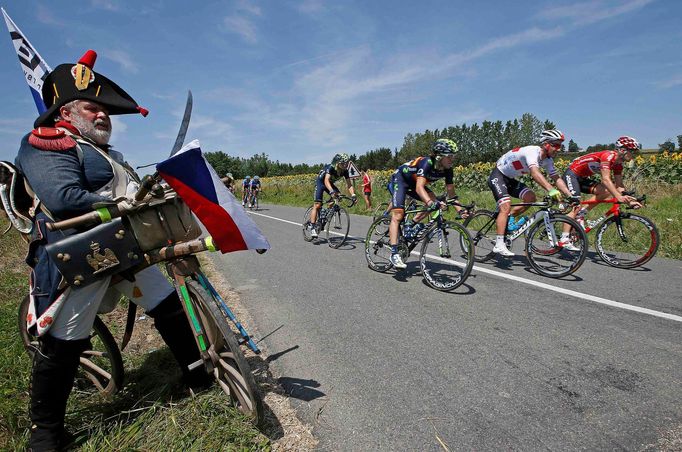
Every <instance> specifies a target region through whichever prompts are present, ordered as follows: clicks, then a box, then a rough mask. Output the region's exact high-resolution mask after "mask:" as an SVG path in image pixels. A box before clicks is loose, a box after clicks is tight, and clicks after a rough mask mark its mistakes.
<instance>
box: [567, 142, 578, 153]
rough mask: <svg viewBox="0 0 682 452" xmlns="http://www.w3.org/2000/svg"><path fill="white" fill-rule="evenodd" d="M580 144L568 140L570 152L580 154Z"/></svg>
mask: <svg viewBox="0 0 682 452" xmlns="http://www.w3.org/2000/svg"><path fill="white" fill-rule="evenodd" d="M578 149H579V148H578V143H576V142H575V141H573V139H570V140H568V152H578Z"/></svg>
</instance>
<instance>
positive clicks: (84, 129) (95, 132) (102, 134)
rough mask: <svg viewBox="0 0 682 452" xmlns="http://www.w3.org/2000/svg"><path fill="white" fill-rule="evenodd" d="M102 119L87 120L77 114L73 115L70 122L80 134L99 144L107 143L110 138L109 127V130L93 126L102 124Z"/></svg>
mask: <svg viewBox="0 0 682 452" xmlns="http://www.w3.org/2000/svg"><path fill="white" fill-rule="evenodd" d="M102 123H104V121H102V120H101V119H96V120H95V122H88V121H86V120H84V119H83V118H82V117H80V116H78V115H73V117H72V118H71V124H72V125H73V126H74V127H75V128H77V129H78V131H79V132H80V133H81V135H82V136H83V137H85V138H88V139H90V140H92V141H94V142H95V143H97V144H99V145H100V146H101V145H105V144H109V139H110V138H111V128H110V129H109V130H100V129H97V128H96V127H95V126H96V125H98V124H102Z"/></svg>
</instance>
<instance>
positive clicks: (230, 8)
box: [0, 0, 682, 165]
mask: <svg viewBox="0 0 682 452" xmlns="http://www.w3.org/2000/svg"><path fill="white" fill-rule="evenodd" d="M74 5H76V3H75V2H71V1H50V2H48V1H32V0H21V1H18V0H11V1H9V2H8V1H7V0H6V1H5V3H4V4H2V6H3V7H4V8H5V9H6V11H7V12H8V14H9V15H10V16H11V17H12V19H13V20H14V21H15V23H16V24H17V25H18V26H19V28H21V30H22V31H23V32H24V33H25V34H26V36H27V37H28V39H29V40H30V41H31V43H32V44H33V45H34V46H35V47H36V49H37V50H38V52H39V53H40V54H41V55H42V56H43V58H45V60H46V61H47V62H48V64H50V65H51V66H52V67H55V66H57V65H58V64H60V63H65V62H69V63H71V62H75V61H76V60H78V58H80V56H81V55H82V54H83V53H84V52H85V50H87V49H90V48H92V49H94V50H96V51H97V52H98V54H99V57H98V60H97V63H96V65H95V70H96V71H98V72H101V73H103V74H104V75H106V76H108V77H109V78H111V79H113V80H114V81H116V82H117V83H118V84H119V85H121V86H122V87H123V88H124V89H126V90H127V91H128V92H129V93H130V94H131V95H132V96H133V97H134V98H135V99H136V100H137V102H138V103H139V104H140V105H142V106H144V107H146V108H148V109H149V110H150V111H151V113H150V115H149V116H148V117H147V118H142V117H141V116H139V115H126V116H118V117H115V121H114V134H113V137H112V143H113V144H114V146H115V147H116V148H117V149H119V150H120V151H122V152H124V154H125V155H126V156H127V157H128V159H129V160H130V161H131V163H132V164H134V165H141V164H144V163H151V162H155V161H158V160H161V159H163V158H164V157H165V156H166V155H167V154H168V152H169V150H170V148H171V146H172V144H173V142H174V140H175V135H176V133H177V129H178V126H179V122H180V117H181V115H182V111H183V109H184V102H185V97H186V91H187V89H191V90H192V92H193V93H194V113H193V116H192V122H191V127H190V130H189V133H188V135H187V139H188V140H189V139H193V138H198V139H200V140H201V142H202V148H203V149H204V151H216V150H222V151H224V152H227V153H228V154H230V155H237V156H242V157H249V156H251V155H253V154H255V153H261V152H264V153H266V154H268V155H269V156H270V157H271V158H272V159H274V160H280V161H283V162H291V163H298V162H309V163H318V162H323V161H328V160H330V159H331V157H332V156H333V155H334V154H335V153H337V152H348V153H356V154H362V153H364V152H366V151H368V150H371V149H375V148H377V147H382V146H387V147H391V148H395V147H400V145H401V144H402V142H403V138H404V136H405V134H407V133H409V132H420V131H423V130H424V129H426V128H430V129H435V128H443V127H447V126H450V125H457V124H461V123H462V122H467V123H469V124H470V123H472V122H480V121H483V120H486V119H488V120H497V119H500V120H503V121H506V120H508V119H513V118H515V117H520V116H521V115H522V114H523V113H524V112H531V113H533V114H535V115H536V116H538V117H539V118H540V119H545V118H547V119H551V120H553V121H554V122H555V123H556V124H557V126H558V127H559V128H560V129H561V130H563V131H564V132H565V133H566V135H567V137H569V138H573V139H574V140H575V141H576V142H577V143H578V144H579V145H581V146H587V145H590V144H594V143H596V142H611V141H613V140H614V139H615V138H616V137H618V136H619V135H622V134H628V135H632V136H635V137H637V138H638V139H640V141H642V142H643V144H644V147H647V148H648V147H655V146H657V144H658V143H662V142H663V141H664V140H665V139H666V138H668V137H672V138H675V136H676V135H679V134H682V58H681V57H682V22H681V21H680V18H682V2H680V1H677V0H585V1H576V2H569V1H553V2H549V1H524V0H518V1H514V2H508V1H481V2H471V1H456V0H449V1H448V0H443V1H435V0H422V1H419V2H417V1H397V0H393V1H384V0H372V1H366V0H365V1H352V0H336V1H321V0H302V1H293V0H292V1H288V0H270V1H256V0H253V1H251V0H235V1H203V2H191V3H190V2H186V1H166V0H151V1H136V2H133V1H123V0H120V1H118V0H81V2H80V3H78V5H79V6H77V7H75V6H74ZM4 36H5V38H0V61H2V62H3V64H2V65H1V66H0V67H1V68H2V69H0V90H1V93H0V96H1V98H2V99H3V102H2V103H1V105H0V140H1V142H2V144H3V145H2V148H0V159H7V160H13V158H14V156H15V155H16V149H17V148H18V144H19V141H20V138H21V136H22V135H23V134H24V133H26V132H28V131H29V130H30V129H31V128H32V123H33V120H34V119H35V117H36V110H35V106H34V105H33V103H32V99H31V98H30V95H29V91H28V88H27V86H26V83H25V81H24V79H23V77H22V74H21V72H20V67H19V63H18V61H17V58H16V54H15V52H14V48H13V46H12V44H11V41H10V39H9V34H8V33H7V32H6V30H5V32H4ZM3 41H4V44H3ZM674 141H676V139H674Z"/></svg>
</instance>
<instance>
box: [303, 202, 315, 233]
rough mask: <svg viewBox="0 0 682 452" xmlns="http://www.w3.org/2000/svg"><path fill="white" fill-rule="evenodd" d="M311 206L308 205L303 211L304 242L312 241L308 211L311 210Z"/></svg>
mask: <svg viewBox="0 0 682 452" xmlns="http://www.w3.org/2000/svg"><path fill="white" fill-rule="evenodd" d="M312 210H313V206H310V207H308V210H306V211H305V215H303V240H305V241H306V242H312V241H313V236H312V235H311V234H310V228H311V225H310V212H312Z"/></svg>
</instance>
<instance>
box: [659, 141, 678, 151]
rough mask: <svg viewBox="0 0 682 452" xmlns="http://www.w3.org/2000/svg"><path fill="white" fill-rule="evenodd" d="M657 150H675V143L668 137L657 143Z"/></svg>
mask: <svg viewBox="0 0 682 452" xmlns="http://www.w3.org/2000/svg"><path fill="white" fill-rule="evenodd" d="M658 150H659V151H661V152H664V151H667V152H675V143H673V139H672V138H668V139H667V140H666V141H665V143H662V144H659V145H658Z"/></svg>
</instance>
